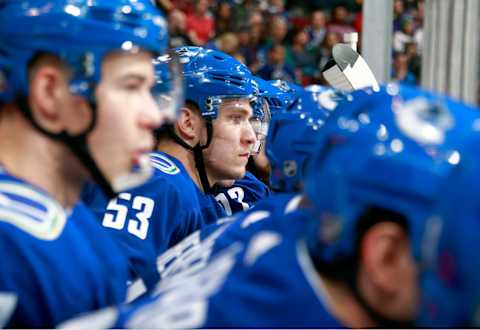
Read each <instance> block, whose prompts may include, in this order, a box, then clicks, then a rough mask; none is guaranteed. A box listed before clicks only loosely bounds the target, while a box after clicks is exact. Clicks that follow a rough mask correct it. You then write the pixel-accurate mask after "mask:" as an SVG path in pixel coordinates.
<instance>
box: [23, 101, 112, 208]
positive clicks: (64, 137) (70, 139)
mask: <svg viewBox="0 0 480 330" xmlns="http://www.w3.org/2000/svg"><path fill="white" fill-rule="evenodd" d="M17 104H18V106H19V108H20V110H21V111H22V113H23V114H24V115H25V117H26V118H27V119H28V120H29V121H30V123H31V124H32V126H33V127H35V129H37V130H38V131H39V132H41V133H42V134H44V135H45V136H47V137H48V138H50V139H52V140H56V141H61V142H63V143H64V144H65V145H66V146H67V147H68V149H69V150H70V151H71V152H72V153H73V154H74V155H75V156H76V157H77V159H78V160H80V162H81V163H82V164H83V166H84V167H85V168H86V169H87V170H88V171H89V173H90V175H91V176H92V178H93V180H94V181H95V182H96V183H97V184H98V185H99V186H100V188H101V189H102V190H103V192H104V193H105V195H107V197H108V199H112V198H114V197H115V196H116V195H117V193H115V191H114V190H113V188H112V186H111V184H110V183H109V182H108V180H107V178H106V177H105V176H104V175H103V173H102V172H101V170H100V169H99V168H98V166H97V164H96V162H95V160H94V159H93V157H92V155H91V154H90V151H89V150H88V146H87V135H88V134H89V133H90V132H91V131H92V130H93V129H94V127H95V125H96V121H97V106H96V103H95V102H94V101H92V100H89V105H90V108H91V109H92V122H91V123H90V125H89V126H88V128H87V129H86V130H85V132H83V133H82V134H80V135H77V136H72V135H70V134H68V133H67V132H65V131H63V132H61V133H57V134H55V133H52V132H48V131H47V130H45V129H44V128H43V127H41V126H40V125H39V124H38V123H37V122H36V121H35V119H34V118H33V115H32V111H31V110H30V107H29V106H28V102H27V99H26V97H24V96H20V97H18V98H17Z"/></svg>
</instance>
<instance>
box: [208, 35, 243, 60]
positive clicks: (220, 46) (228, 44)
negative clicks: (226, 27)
mask: <svg viewBox="0 0 480 330" xmlns="http://www.w3.org/2000/svg"><path fill="white" fill-rule="evenodd" d="M238 46H239V41H238V37H237V35H236V34H235V33H233V32H226V33H224V34H222V35H220V36H218V38H216V39H215V40H214V41H212V42H209V43H207V45H205V48H210V49H215V50H220V51H222V52H224V53H227V54H228V55H230V56H235V55H236V54H237V52H238Z"/></svg>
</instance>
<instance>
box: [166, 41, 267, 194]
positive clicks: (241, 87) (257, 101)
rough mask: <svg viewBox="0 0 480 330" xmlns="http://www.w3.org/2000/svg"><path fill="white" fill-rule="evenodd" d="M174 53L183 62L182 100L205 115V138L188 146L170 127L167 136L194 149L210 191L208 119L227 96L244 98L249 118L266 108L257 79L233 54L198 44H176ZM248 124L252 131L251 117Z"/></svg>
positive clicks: (260, 114) (262, 113)
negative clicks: (205, 155)
mask: <svg viewBox="0 0 480 330" xmlns="http://www.w3.org/2000/svg"><path fill="white" fill-rule="evenodd" d="M175 53H176V54H177V55H178V56H179V60H180V63H181V64H182V66H183V76H184V80H185V100H186V101H187V102H191V103H193V104H194V105H196V106H197V107H198V109H199V111H200V114H201V115H202V117H203V118H204V119H205V122H206V128H207V141H206V143H205V144H204V145H200V144H197V145H196V146H190V145H188V143H186V142H185V141H183V140H182V139H181V138H180V137H178V136H177V135H176V133H175V132H172V131H170V132H171V136H172V137H173V139H174V140H175V142H177V143H178V144H180V145H181V146H182V147H184V148H186V149H187V150H191V151H192V152H193V153H194V158H195V165H196V168H197V170H198V174H199V177H200V181H201V184H202V187H203V190H204V192H205V193H211V192H212V187H211V185H210V183H209V182H208V176H207V173H206V168H205V164H204V160H203V150H204V149H207V148H208V147H209V146H210V143H211V141H212V137H213V125H212V121H213V120H215V119H216V118H217V117H218V115H219V111H220V109H221V105H222V104H224V103H225V102H226V101H228V100H235V101H238V100H243V101H246V102H247V103H248V104H249V105H250V107H251V110H252V116H251V118H252V119H253V120H259V117H260V118H262V119H263V118H264V116H265V115H266V113H267V112H266V111H267V110H268V108H266V109H265V108H262V106H263V105H265V102H263V101H264V100H263V98H261V97H260V96H259V89H258V83H257V81H256V80H255V78H254V77H253V75H252V74H251V72H250V71H249V70H248V68H247V67H246V66H245V65H243V64H242V63H240V62H239V61H237V60H236V59H234V58H233V57H231V56H229V55H227V54H225V53H223V52H220V51H217V50H212V49H204V48H201V47H179V48H176V49H175ZM233 106H234V107H237V106H238V107H239V110H243V109H244V105H242V104H240V103H236V102H234V104H233ZM256 116H257V117H256ZM265 118H266V117H265ZM248 124H249V125H250V126H251V129H252V131H255V129H254V125H253V123H252V121H249V122H248ZM259 128H260V129H261V128H262V127H259ZM252 147H253V145H252Z"/></svg>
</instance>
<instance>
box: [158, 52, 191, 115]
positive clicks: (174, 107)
mask: <svg viewBox="0 0 480 330" xmlns="http://www.w3.org/2000/svg"><path fill="white" fill-rule="evenodd" d="M153 65H154V68H155V85H154V86H153V88H152V95H153V98H154V100H155V102H156V103H157V105H158V108H159V109H160V111H161V112H162V114H164V116H165V119H166V123H173V122H174V121H175V120H176V119H177V117H178V113H179V109H180V107H181V106H182V105H183V102H184V94H183V74H182V67H181V64H180V61H179V57H178V55H177V54H176V53H175V52H168V53H166V54H165V55H161V56H159V57H157V58H156V59H154V60H153Z"/></svg>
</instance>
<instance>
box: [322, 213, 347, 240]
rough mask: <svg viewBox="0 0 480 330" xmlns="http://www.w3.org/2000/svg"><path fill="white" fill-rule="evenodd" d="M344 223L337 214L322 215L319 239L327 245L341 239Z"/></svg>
mask: <svg viewBox="0 0 480 330" xmlns="http://www.w3.org/2000/svg"><path fill="white" fill-rule="evenodd" d="M342 223H343V221H342V219H340V218H339V217H338V216H337V215H335V214H331V213H324V214H322V217H321V223H320V228H319V232H318V239H319V240H320V241H321V242H323V243H325V244H332V243H333V242H335V241H336V240H337V239H338V237H340V233H341V232H342V228H343V225H342Z"/></svg>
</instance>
